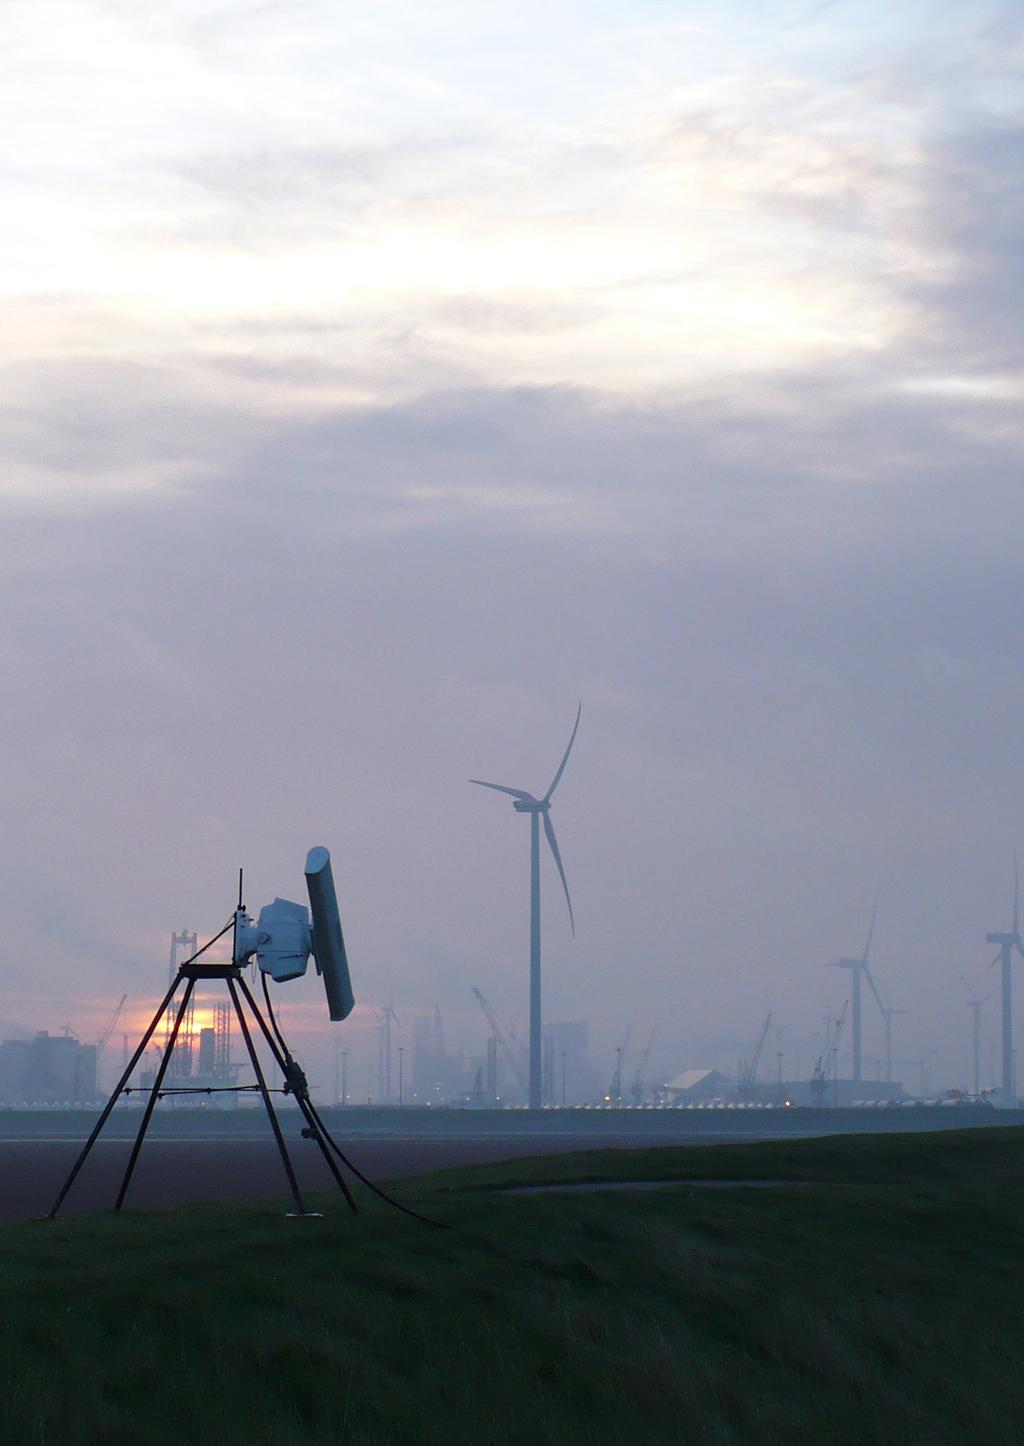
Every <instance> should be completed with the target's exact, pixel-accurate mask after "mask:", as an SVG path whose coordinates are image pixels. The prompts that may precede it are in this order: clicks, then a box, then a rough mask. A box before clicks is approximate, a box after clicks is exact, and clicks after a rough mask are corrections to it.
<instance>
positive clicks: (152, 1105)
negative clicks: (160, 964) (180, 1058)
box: [114, 979, 196, 1210]
mask: <svg viewBox="0 0 1024 1446" xmlns="http://www.w3.org/2000/svg"><path fill="white" fill-rule="evenodd" d="M195 987H196V981H195V980H194V979H190V980H189V981H188V983H187V984H186V985H185V993H184V994H183V995H182V997H181V1003H180V1004H179V1005H178V1012H177V1014H176V1015H175V1016H174V1028H173V1029H172V1030H171V1037H170V1039H169V1040H168V1041H167V1048H166V1049H165V1050H164V1057H163V1059H162V1060H161V1061H160V1068H159V1069H158V1070H157V1072H156V1079H155V1080H154V1081H153V1088H152V1089H151V1090H150V1092H149V1099H148V1100H147V1101H146V1108H145V1110H144V1111H143V1115H142V1124H141V1125H140V1126H139V1133H138V1134H137V1135H136V1137H135V1144H134V1145H133V1146H132V1153H131V1156H130V1158H129V1160H128V1168H127V1169H126V1170H125V1172H124V1179H123V1180H122V1181H121V1189H120V1191H119V1193H118V1196H117V1200H116V1201H115V1203H114V1209H115V1210H120V1208H121V1206H122V1204H123V1203H124V1197H125V1195H126V1193H127V1190H128V1184H129V1181H130V1180H131V1178H132V1175H133V1174H134V1172H135V1162H136V1161H137V1160H138V1158H139V1151H140V1150H141V1149H142V1142H143V1140H144V1139H145V1138H146V1131H147V1130H148V1129H149V1122H150V1120H151V1119H152V1118H153V1111H154V1110H155V1109H156V1102H157V1097H158V1095H159V1093H160V1086H161V1085H162V1084H163V1082H164V1075H165V1074H166V1073H167V1066H168V1065H169V1064H170V1062H171V1055H172V1054H173V1053H174V1046H175V1044H176V1043H177V1039H178V1030H179V1029H180V1028H181V1021H182V1020H183V1019H184V1018H185V1010H186V1009H187V1008H188V1002H189V1000H190V999H191V998H192V991H193V989H195Z"/></svg>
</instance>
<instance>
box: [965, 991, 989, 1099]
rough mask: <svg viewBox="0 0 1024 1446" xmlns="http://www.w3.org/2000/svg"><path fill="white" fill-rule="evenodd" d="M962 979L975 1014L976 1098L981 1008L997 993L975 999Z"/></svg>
mask: <svg viewBox="0 0 1024 1446" xmlns="http://www.w3.org/2000/svg"><path fill="white" fill-rule="evenodd" d="M960 978H961V979H963V982H964V985H965V987H966V989H967V993H968V994H969V995H970V998H969V999H968V1001H967V1003H968V1005H969V1006H970V1008H971V1010H972V1011H973V1013H974V1094H975V1097H977V1095H978V1093H979V1085H978V1040H979V1036H980V1034H981V1006H982V1005H983V1004H987V1003H988V1001H989V1000H990V999H991V998H992V995H993V994H994V993H995V992H996V991H995V990H994V989H990V990H989V992H988V993H987V994H986V995H985V997H984V999H976V998H975V995H974V990H973V989H972V988H971V986H970V985H969V984H968V983H967V980H966V979H964V976H963V975H962V974H961V975H960Z"/></svg>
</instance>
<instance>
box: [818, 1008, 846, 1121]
mask: <svg viewBox="0 0 1024 1446" xmlns="http://www.w3.org/2000/svg"><path fill="white" fill-rule="evenodd" d="M849 1002H850V1001H849V1000H848V999H847V1000H844V1001H843V1012H842V1014H841V1015H840V1016H839V1018H838V1019H837V1020H836V1021H835V1026H836V1028H835V1033H834V1034H833V1033H832V1021H831V1020H829V1022H828V1027H827V1028H826V1030H825V1047H824V1049H823V1050H822V1052H821V1054H819V1055H818V1058H817V1060H816V1061H815V1064H814V1070H813V1072H812V1074H811V1098H812V1099H813V1101H814V1103H815V1104H816V1105H823V1104H824V1103H825V1093H826V1091H827V1089H828V1074H829V1069H830V1068H831V1070H832V1075H833V1083H834V1084H835V1089H836V1100H837V1101H838V1095H839V1084H838V1078H837V1076H838V1066H837V1064H836V1056H837V1054H838V1051H839V1036H840V1035H841V1034H842V1032H843V1024H844V1022H845V1020H846V1006H847V1005H848V1004H849Z"/></svg>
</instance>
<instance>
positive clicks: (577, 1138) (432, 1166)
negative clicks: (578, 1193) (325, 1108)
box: [0, 1110, 1024, 1220]
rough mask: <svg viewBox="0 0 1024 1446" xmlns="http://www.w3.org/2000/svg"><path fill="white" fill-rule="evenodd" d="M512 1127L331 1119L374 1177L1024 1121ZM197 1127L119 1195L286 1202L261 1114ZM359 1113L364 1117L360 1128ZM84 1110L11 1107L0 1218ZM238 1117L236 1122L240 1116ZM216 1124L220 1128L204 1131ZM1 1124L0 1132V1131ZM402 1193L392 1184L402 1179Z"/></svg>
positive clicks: (47, 1191) (298, 1142)
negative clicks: (33, 1111)
mask: <svg viewBox="0 0 1024 1446" xmlns="http://www.w3.org/2000/svg"><path fill="white" fill-rule="evenodd" d="M513 1120H514V1124H513V1125H512V1127H509V1125H506V1124H505V1122H504V1121H503V1120H501V1117H500V1116H498V1115H496V1116H495V1117H494V1119H492V1120H490V1121H489V1122H487V1121H484V1120H483V1119H481V1120H480V1121H479V1122H477V1121H474V1120H473V1119H472V1118H471V1117H467V1116H465V1115H464V1114H463V1115H461V1116H460V1117H459V1118H458V1119H449V1120H442V1119H438V1120H430V1121H421V1122H420V1123H419V1124H418V1126H416V1127H413V1128H408V1127H407V1128H406V1129H401V1128H396V1125H395V1123H394V1122H391V1123H390V1125H389V1127H388V1128H367V1126H366V1122H361V1121H359V1120H358V1119H357V1118H356V1117H355V1116H354V1115H353V1116H351V1117H348V1116H341V1117H340V1118H339V1119H334V1118H332V1119H331V1120H330V1128H332V1129H335V1130H336V1131H337V1133H338V1138H339V1143H340V1144H341V1146H342V1148H343V1149H345V1150H346V1151H347V1153H348V1154H349V1155H350V1156H351V1158H352V1160H353V1162H354V1163H355V1164H356V1165H357V1166H358V1168H359V1169H360V1170H362V1171H363V1172H364V1173H365V1174H366V1175H368V1176H369V1178H370V1179H371V1180H398V1179H401V1177H403V1176H409V1175H419V1174H422V1173H424V1172H425V1171H427V1170H439V1169H445V1168H447V1167H449V1166H454V1165H469V1164H480V1163H486V1162H488V1161H492V1160H506V1159H510V1158H512V1157H514V1156H522V1155H541V1154H554V1153H563V1152H566V1151H570V1150H595V1149H637V1148H643V1147H648V1146H652V1145H694V1144H705V1145H710V1144H719V1143H721V1142H723V1141H735V1142H736V1143H739V1142H740V1141H743V1140H747V1141H750V1140H759V1139H760V1140H767V1139H776V1138H780V1137H786V1138H793V1137H794V1136H797V1137H799V1136H810V1135H823V1134H830V1133H833V1132H843V1133H845V1132H847V1131H851V1130H852V1131H856V1132H860V1131H864V1130H870V1131H876V1130H885V1131H886V1132H889V1131H892V1130H897V1131H905V1130H908V1129H909V1130H918V1129H936V1128H945V1129H949V1128H954V1127H958V1126H959V1127H977V1126H981V1125H986V1126H998V1125H1010V1124H1018V1123H1022V1122H1024V1120H1022V1117H1021V1113H1020V1112H1012V1113H1011V1112H1009V1111H1006V1112H1002V1113H1001V1114H997V1113H996V1112H995V1111H989V1112H988V1114H987V1115H985V1114H979V1115H978V1117H977V1118H976V1119H975V1118H973V1117H969V1116H967V1115H966V1114H961V1113H960V1112H951V1111H946V1110H941V1111H940V1110H919V1111H909V1112H903V1111H896V1112H884V1113H882V1112H878V1111H875V1112H858V1111H842V1110H840V1111H833V1112H829V1111H813V1110H808V1111H797V1110H792V1111H790V1110H785V1111H782V1110H775V1111H764V1112H763V1113H746V1114H745V1113H743V1112H740V1111H737V1112H736V1113H735V1114H732V1115H730V1114H729V1113H728V1112H715V1111H706V1112H702V1111H695V1112H693V1113H692V1114H691V1113H689V1112H686V1113H683V1112H678V1113H677V1112H670V1113H669V1114H668V1115H666V1117H665V1118H664V1119H663V1120H659V1119H658V1118H657V1117H656V1116H653V1115H647V1116H644V1115H640V1116H638V1117H637V1118H636V1119H631V1120H630V1121H629V1125H628V1126H627V1127H625V1128H623V1127H622V1126H620V1125H619V1122H618V1121H617V1120H613V1119H609V1118H608V1117H607V1116H606V1115H605V1116H598V1117H595V1118H593V1119H588V1118H586V1117H584V1119H583V1120H582V1121H576V1120H573V1118H572V1115H571V1114H567V1115H550V1116H538V1117H537V1119H536V1120H533V1119H530V1118H529V1117H528V1116H526V1115H525V1113H523V1114H520V1115H519V1116H518V1117H517V1116H513ZM200 1123H201V1124H202V1129H199V1130H198V1131H197V1130H196V1129H189V1130H186V1129H184V1128H183V1127H182V1126H181V1125H179V1124H178V1122H177V1121H176V1120H175V1119H174V1118H173V1116H168V1117H167V1118H164V1119H162V1120H160V1121H157V1120H154V1128H153V1130H152V1131H151V1133H150V1135H149V1136H148V1137H147V1139H146V1143H145V1146H144V1148H143V1151H142V1154H141V1156H140V1158H139V1162H138V1166H137V1168H136V1171H135V1175H134V1177H133V1179H132V1182H131V1186H130V1188H129V1191H128V1195H127V1198H126V1201H125V1207H126V1208H128V1209H154V1208H166V1207H168V1206H173V1205H180V1204H184V1203H186V1202H190V1201H199V1200H276V1201H280V1202H281V1204H282V1207H283V1208H286V1207H287V1206H288V1204H289V1202H290V1194H289V1190H288V1185H287V1179H286V1177H285V1174H284V1171H283V1169H282V1166H281V1160H280V1156H279V1155H278V1153H277V1149H276V1147H275V1145H274V1141H273V1138H272V1136H271V1135H270V1133H269V1130H268V1129H267V1126H266V1122H265V1121H264V1122H263V1123H262V1131H263V1132H262V1133H260V1134H254V1130H255V1129H256V1128H257V1126H259V1124H260V1122H259V1121H258V1120H249V1121H246V1122H239V1124H234V1123H233V1122H232V1121H231V1120H230V1119H228V1120H220V1119H217V1118H212V1119H204V1120H202V1121H201V1122H200ZM360 1123H362V1128H360ZM89 1124H90V1122H89V1121H87V1120H82V1119H78V1120H75V1119H72V1118H71V1117H70V1116H68V1117H66V1119H65V1120H64V1121H59V1120H57V1119H53V1120H49V1121H48V1120H46V1119H45V1117H44V1118H41V1119H39V1120H35V1119H29V1120H28V1121H26V1120H25V1118H24V1117H23V1116H22V1117H15V1116H13V1115H12V1116H10V1117H9V1118H6V1119H5V1120H4V1121H3V1134H2V1135H0V1220H22V1219H31V1218H34V1217H35V1218H38V1217H40V1216H42V1215H44V1214H45V1213H46V1211H47V1210H48V1209H49V1208H50V1207H51V1205H52V1204H53V1201H54V1199H55V1198H56V1195H57V1192H58V1191H59V1189H60V1187H61V1185H62V1183H63V1181H64V1179H65V1177H66V1176H67V1174H68V1171H69V1170H70V1169H71V1166H72V1165H73V1164H74V1161H75V1160H76V1159H77V1157H78V1153H79V1151H80V1150H81V1148H82V1143H83V1138H84V1135H85V1134H86V1133H87V1131H88V1128H89ZM243 1124H244V1127H243ZM135 1128H136V1125H135V1123H134V1121H132V1120H128V1119H120V1120H118V1119H113V1118H112V1119H111V1121H110V1124H109V1126H108V1132H107V1133H105V1134H104V1136H102V1137H101V1138H100V1140H99V1142H98V1143H97V1144H96V1146H95V1147H94V1149H93V1151H92V1154H91V1155H90V1156H89V1159H88V1161H87V1163H86V1165H85V1167H84V1168H83V1170H82V1172H81V1174H80V1175H79V1176H78V1178H77V1180H76V1181H75V1184H74V1186H73V1187H72V1189H71V1192H70V1194H69V1195H68V1197H67V1199H66V1200H65V1202H64V1204H63V1206H62V1208H61V1213H62V1215H88V1214H96V1213H97V1212H100V1211H104V1210H108V1209H110V1208H111V1207H112V1206H113V1204H114V1201H115V1199H116V1198H117V1193H118V1189H119V1187H120V1183H121V1178H122V1176H123V1173H124V1169H125V1166H126V1164H127V1162H128V1157H129V1154H130V1151H131V1135H133V1134H134V1130H135ZM283 1128H284V1129H285V1134H286V1138H287V1140H288V1143H289V1149H290V1152H291V1155H292V1159H293V1161H294V1164H295V1168H296V1173H297V1175H298V1178H299V1183H300V1186H301V1187H302V1188H303V1189H309V1190H319V1189H334V1188H335V1186H334V1181H333V1178H332V1176H331V1175H330V1174H329V1172H328V1170H327V1167H326V1165H325V1164H324V1162H323V1159H322V1157H321V1155H320V1152H319V1150H318V1149H317V1148H316V1146H315V1145H314V1144H313V1143H312V1141H309V1140H303V1139H302V1138H301V1137H300V1135H299V1129H298V1124H297V1123H296V1122H295V1120H294V1119H292V1120H290V1121H288V1122H287V1123H286V1124H284V1125H283ZM211 1130H215V1131H216V1134H211V1133H209V1132H210V1131H211ZM4 1136H6V1137H4ZM399 1193H400V1190H399Z"/></svg>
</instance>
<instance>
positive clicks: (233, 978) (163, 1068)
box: [44, 959, 357, 1220]
mask: <svg viewBox="0 0 1024 1446" xmlns="http://www.w3.org/2000/svg"><path fill="white" fill-rule="evenodd" d="M215 979H221V980H223V981H224V982H225V983H226V984H227V987H228V993H229V994H230V996H231V1003H232V1006H233V1008H234V1012H235V1017H236V1018H237V1020H238V1024H239V1027H240V1029H241V1032H242V1038H243V1039H244V1040H245V1047H246V1050H247V1052H248V1055H249V1061H250V1063H251V1064H252V1067H253V1071H254V1072H255V1075H256V1082H257V1086H258V1088H259V1091H260V1094H261V1096H262V1097H263V1104H264V1107H265V1109H266V1112H267V1118H268V1119H269V1121H270V1127H271V1129H272V1131H273V1134H274V1140H275V1142H276V1144H277V1148H278V1152H279V1154H280V1156H281V1163H282V1165H283V1166H284V1171H285V1174H286V1176H287V1178H288V1184H289V1187H290V1189H291V1193H292V1198H293V1200H294V1202H295V1207H296V1208H295V1209H294V1210H293V1211H290V1212H289V1215H288V1218H289V1219H296V1220H298V1219H312V1220H316V1219H322V1218H323V1217H322V1215H321V1214H320V1212H319V1211H317V1210H307V1209H306V1203H305V1201H304V1200H303V1198H302V1192H301V1190H300V1189H299V1183H298V1180H297V1179H296V1178H295V1171H294V1169H293V1167H292V1162H291V1158H290V1156H289V1154H288V1150H287V1147H286V1146H285V1142H284V1137H283V1135H282V1134H281V1126H280V1124H279V1122H278V1118H277V1114H276V1112H275V1110H274V1106H273V1104H272V1103H271V1099H270V1091H269V1089H268V1088H267V1082H266V1080H265V1078H264V1075H263V1070H262V1069H261V1067H260V1062H259V1058H258V1057H257V1054H256V1048H255V1045H254V1044H253V1039H252V1034H251V1032H250V1029H249V1023H248V1021H247V1019H246V1016H245V1012H244V1010H243V1008H242V999H243V998H244V1000H245V1002H246V1004H247V1005H248V1007H249V1010H250V1012H251V1014H252V1017H253V1019H254V1020H255V1022H256V1023H257V1024H258V1025H259V1027H260V1031H261V1033H262V1035H263V1038H264V1040H265V1041H266V1043H267V1044H268V1045H269V1047H270V1051H271V1053H272V1055H273V1056H274V1061H275V1063H276V1064H277V1066H278V1068H279V1069H280V1070H281V1072H282V1074H283V1075H284V1078H285V1092H286V1093H288V1094H292V1095H293V1096H294V1097H295V1102H296V1104H297V1105H298V1106H299V1109H300V1110H301V1111H302V1115H303V1118H304V1119H305V1121H306V1126H307V1128H306V1129H305V1130H303V1134H304V1135H306V1136H307V1137H308V1138H310V1139H313V1140H315V1141H316V1143H317V1145H318V1146H319V1148H320V1151H321V1153H322V1154H323V1156H324V1159H325V1160H326V1162H327V1165H328V1167H329V1168H330V1171H331V1173H332V1174H333V1176H334V1178H335V1181H336V1182H337V1185H338V1188H339V1189H340V1190H341V1192H342V1194H343V1195H344V1197H345V1200H346V1202H347V1204H348V1205H349V1208H350V1209H351V1210H352V1211H354V1212H355V1211H356V1210H357V1207H356V1203H355V1201H354V1200H353V1199H352V1194H351V1191H350V1190H349V1188H348V1186H347V1185H346V1184H345V1181H344V1180H343V1178H342V1176H341V1174H340V1172H339V1170H338V1167H337V1166H336V1164H335V1163H334V1160H333V1158H332V1156H331V1153H330V1151H329V1149H328V1145H327V1140H326V1139H325V1132H324V1129H323V1126H322V1125H321V1124H320V1121H319V1118H318V1117H317V1114H316V1111H315V1110H314V1108H313V1106H312V1104H311V1102H310V1099H309V1089H308V1085H307V1084H306V1077H305V1075H304V1074H303V1073H302V1070H301V1069H299V1068H298V1066H297V1065H296V1063H295V1061H294V1060H293V1059H292V1058H291V1056H290V1055H288V1054H287V1053H286V1051H283V1050H282V1048H281V1047H279V1044H278V1041H277V1040H276V1039H275V1038H274V1035H273V1034H272V1033H271V1031H270V1028H269V1026H268V1025H267V1022H266V1020H265V1019H264V1018H263V1015H262V1014H261V1013H260V1009H259V1006H258V1005H257V1003H256V1001H255V999H254V998H253V996H252V993H251V991H250V989H249V986H248V985H247V983H246V981H245V978H244V975H243V966H242V965H241V964H236V963H233V962H232V963H231V964H205V963H204V964H198V963H196V962H195V960H194V959H192V960H187V961H186V962H185V963H184V964H182V965H181V966H180V967H179V969H178V972H177V974H176V975H175V978H174V980H173V982H172V984H171V986H170V988H169V989H168V991H167V993H166V995H165V996H164V999H163V1003H162V1004H161V1005H160V1006H159V1008H158V1009H157V1012H156V1013H155V1014H154V1016H153V1018H152V1019H151V1020H150V1023H149V1026H148V1028H147V1029H146V1032H145V1033H144V1034H143V1036H142V1039H141V1040H140V1041H139V1044H138V1046H137V1047H136V1050H135V1053H134V1054H133V1055H132V1057H131V1059H130V1061H129V1062H128V1064H127V1065H126V1067H125V1070H124V1073H123V1074H122V1076H121V1078H120V1080H119V1081H118V1083H117V1084H116V1086H115V1087H114V1090H113V1092H112V1093H111V1096H110V1099H109V1100H108V1101H107V1103H106V1106H105V1107H104V1109H103V1112H102V1114H101V1115H100V1117H99V1119H98V1120H97V1122H96V1125H95V1127H94V1129H93V1131H92V1134H91V1135H90V1136H89V1138H88V1140H87V1141H86V1143H85V1146H84V1148H83V1149H82V1153H81V1154H80V1155H79V1157H78V1159H77V1160H76V1161H75V1163H74V1165H73V1166H72V1169H71V1172H70V1174H69V1175H68V1177H67V1179H66V1180H65V1181H64V1184H63V1185H62V1187H61V1189H60V1193H59V1194H58V1196H57V1198H56V1200H55V1201H54V1203H53V1205H52V1207H51V1208H50V1210H49V1212H48V1213H47V1215H46V1216H45V1217H44V1218H45V1219H47V1220H53V1219H55V1218H56V1216H57V1212H58V1211H59V1209H60V1207H61V1205H62V1204H63V1203H64V1199H65V1197H66V1195H67V1193H68V1191H69V1190H70V1189H71V1186H72V1185H73V1184H74V1181H75V1178H76V1176H77V1175H78V1172H79V1170H81V1168H82V1166H83V1165H84V1164H85V1161H86V1160H87V1159H88V1157H89V1154H90V1152H91V1150H92V1147H93V1145H94V1144H95V1143H96V1141H97V1140H98V1139H99V1137H100V1134H101V1133H102V1130H103V1127H104V1125H105V1124H106V1123H107V1120H108V1119H109V1118H110V1115H111V1112H112V1111H113V1108H114V1106H115V1104H116V1103H117V1101H118V1100H119V1099H120V1097H121V1095H122V1094H124V1093H125V1092H126V1089H127V1086H128V1081H129V1079H130V1078H131V1076H132V1072H133V1070H134V1069H135V1068H136V1066H137V1065H138V1063H139V1061H140V1060H141V1059H142V1056H143V1054H144V1053H145V1051H146V1048H147V1046H148V1045H149V1042H150V1040H151V1039H152V1037H153V1035H154V1034H155V1032H156V1030H157V1027H158V1025H159V1023H160V1020H161V1019H163V1017H164V1016H165V1014H166V1013H167V1011H168V1010H169V1009H170V1008H171V1006H172V1004H173V1002H174V997H175V995H176V994H177V992H178V989H179V988H180V987H181V985H182V984H184V986H185V992H184V994H183V996H182V998H181V1002H180V1003H179V1005H178V1008H177V1013H176V1014H175V1018H174V1027H173V1029H172V1030H171V1035H170V1038H169V1040H168V1043H167V1048H166V1050H165V1051H164V1055H163V1058H162V1059H161V1061H160V1068H159V1069H158V1070H157V1075H156V1079H155V1080H154V1081H153V1086H152V1089H151V1090H150V1094H149V1099H148V1100H147V1102H146V1108H145V1110H144V1112H143V1116H142V1123H141V1124H140V1126H139V1131H138V1134H137V1136H136V1138H135V1143H134V1144H133V1146H132V1152H131V1156H130V1158H129V1160H128V1165H127V1168H126V1170H125V1173H124V1178H123V1180H122V1181H121V1188H120V1190H119V1192H118V1196H117V1200H116V1201H115V1203H114V1210H115V1212H117V1211H119V1210H120V1209H121V1206H122V1204H123V1203H124V1198H125V1195H126V1193H127V1191H128V1186H129V1184H130V1182H131V1178H132V1175H133V1173H134V1171H135V1166H136V1163H137V1162H138V1158H139V1154H140V1152H141V1150H142V1144H143V1141H144V1140H145V1138H146V1132H147V1130H148V1129H149V1123H150V1120H151V1119H152V1118H153V1111H154V1109H155V1108H156V1102H157V1100H158V1099H159V1098H160V1094H161V1086H162V1084H163V1081H164V1077H165V1075H166V1074H167V1069H168V1066H169V1064H170V1061H171V1055H172V1054H173V1052H174V1047H175V1044H176V1043H177V1040H178V1032H179V1030H180V1028H181V1023H182V1020H183V1019H184V1017H185V1012H186V1010H187V1009H188V1005H189V1000H190V999H191V998H192V994H193V992H194V990H195V987H196V985H197V984H198V983H200V982H206V981H210V980H215ZM268 1006H269V996H268ZM282 1043H283V1041H282Z"/></svg>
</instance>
